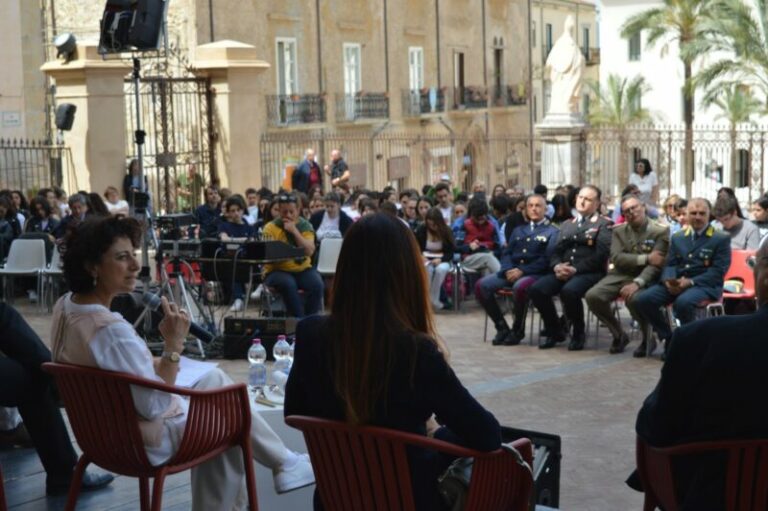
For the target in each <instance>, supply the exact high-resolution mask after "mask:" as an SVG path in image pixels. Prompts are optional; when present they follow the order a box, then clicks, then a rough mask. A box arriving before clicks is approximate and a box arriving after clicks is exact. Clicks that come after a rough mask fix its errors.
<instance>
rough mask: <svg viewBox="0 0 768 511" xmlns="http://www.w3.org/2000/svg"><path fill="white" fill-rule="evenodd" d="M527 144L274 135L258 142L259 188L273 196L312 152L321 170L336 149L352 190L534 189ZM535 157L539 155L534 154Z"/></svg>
mask: <svg viewBox="0 0 768 511" xmlns="http://www.w3.org/2000/svg"><path fill="white" fill-rule="evenodd" d="M530 144H531V141H530V140H529V139H528V138H527V137H521V136H516V137H513V136H506V137H484V136H482V135H481V134H478V135H476V136H458V135H455V134H451V133H445V134H440V133H437V134H435V133H427V132H423V131H412V132H409V131H386V130H382V129H381V128H380V129H379V131H375V130H374V131H355V132H338V131H330V130H318V131H307V132H291V133H285V132H273V133H267V134H265V135H263V136H262V139H261V169H262V183H263V185H264V186H267V187H269V188H271V189H273V190H276V189H278V188H279V187H280V186H282V185H283V184H284V183H285V182H286V179H287V176H288V175H289V174H290V173H291V172H292V171H293V168H295V166H296V165H298V164H299V163H300V162H301V160H302V159H303V157H304V152H305V150H306V149H309V148H311V149H314V150H315V151H316V153H317V154H318V160H319V162H320V164H321V166H322V165H323V164H324V163H327V162H328V160H329V159H330V152H331V150H333V149H339V150H340V151H341V154H342V156H343V157H344V159H345V161H346V162H347V164H348V165H349V166H350V169H351V174H352V178H351V184H352V185H353V186H360V187H366V188H369V189H377V190H380V189H382V188H383V187H384V186H386V185H389V184H391V185H395V186H397V187H398V188H399V189H403V188H417V189H420V188H421V187H422V186H424V185H425V184H432V183H434V182H435V181H437V180H438V178H439V176H440V175H441V174H449V175H450V176H451V178H452V180H453V182H454V183H455V184H456V185H457V186H459V187H463V188H470V187H471V185H472V183H474V182H476V181H481V182H483V183H484V184H485V185H486V186H492V185H493V184H496V183H503V184H505V185H514V184H518V183H520V184H523V185H525V186H527V187H530V186H532V185H533V184H535V182H536V180H535V176H537V175H538V172H539V169H538V165H539V164H538V162H534V164H533V165H531V162H530V159H531V158H530V155H531V154H532V151H531V148H530ZM533 154H538V151H534V152H533Z"/></svg>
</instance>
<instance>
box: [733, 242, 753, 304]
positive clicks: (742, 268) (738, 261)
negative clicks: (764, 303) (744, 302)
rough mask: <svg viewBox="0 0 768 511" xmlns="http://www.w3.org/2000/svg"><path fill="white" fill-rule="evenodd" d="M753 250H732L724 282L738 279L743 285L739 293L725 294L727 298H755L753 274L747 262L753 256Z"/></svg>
mask: <svg viewBox="0 0 768 511" xmlns="http://www.w3.org/2000/svg"><path fill="white" fill-rule="evenodd" d="M755 252H756V251H755V250H732V251H731V266H730V267H729V268H728V271H727V272H726V273H725V280H731V279H738V280H740V281H742V282H743V283H744V287H743V288H742V290H741V291H742V292H741V293H733V294H731V293H725V295H726V296H727V297H734V298H738V297H739V296H741V295H744V298H751V297H754V296H755V273H754V270H752V268H750V267H749V264H748V263H747V260H748V259H749V258H750V257H751V256H753V255H755Z"/></svg>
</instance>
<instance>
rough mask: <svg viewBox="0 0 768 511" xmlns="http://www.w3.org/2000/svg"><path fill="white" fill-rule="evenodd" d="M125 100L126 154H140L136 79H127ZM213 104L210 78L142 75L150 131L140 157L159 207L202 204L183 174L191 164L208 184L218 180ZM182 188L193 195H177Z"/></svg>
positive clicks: (165, 209) (145, 126)
mask: <svg viewBox="0 0 768 511" xmlns="http://www.w3.org/2000/svg"><path fill="white" fill-rule="evenodd" d="M125 104H126V109H125V111H126V122H127V129H128V133H129V137H127V138H126V144H127V145H126V154H128V155H136V145H135V144H134V133H135V131H136V100H135V95H134V84H133V81H132V80H126V82H125ZM211 104H212V102H211V88H210V82H209V80H208V79H206V78H196V77H190V78H176V77H165V76H149V77H144V78H142V80H141V83H140V85H139V108H140V112H141V127H142V129H143V130H144V131H145V132H146V139H145V143H144V149H143V158H142V159H143V163H144V172H145V175H146V176H147V178H148V181H149V189H150V193H151V195H152V203H153V206H154V207H155V210H156V211H158V212H164V213H173V212H179V211H182V210H189V209H193V208H194V207H195V206H196V205H198V204H200V203H202V201H203V196H202V193H203V192H202V190H201V189H200V187H198V186H195V185H194V184H188V183H189V178H188V177H185V176H188V173H189V172H191V169H190V168H191V167H193V166H194V168H195V171H196V172H197V174H199V175H200V176H201V177H202V180H203V182H204V183H206V184H207V183H210V182H212V181H215V180H216V178H217V173H216V165H215V162H216V159H215V157H214V156H213V151H214V146H213V143H212V137H213V135H212V133H213V130H212V126H213V122H212V119H213V113H212V109H211ZM130 158H131V159H133V158H135V156H131V157H130ZM193 182H194V180H193ZM180 189H182V190H184V189H186V190H188V191H192V192H193V193H192V195H191V196H184V195H182V194H180V193H178V192H179V190H180Z"/></svg>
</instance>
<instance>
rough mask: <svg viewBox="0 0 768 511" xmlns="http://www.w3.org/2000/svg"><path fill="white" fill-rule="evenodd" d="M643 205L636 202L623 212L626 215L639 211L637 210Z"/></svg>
mask: <svg viewBox="0 0 768 511" xmlns="http://www.w3.org/2000/svg"><path fill="white" fill-rule="evenodd" d="M640 207H642V206H641V205H640V204H635V205H634V206H629V207H626V208H624V209H622V210H621V214H622V215H624V216H627V214H634V213H636V212H637V210H638V209H639V208H640Z"/></svg>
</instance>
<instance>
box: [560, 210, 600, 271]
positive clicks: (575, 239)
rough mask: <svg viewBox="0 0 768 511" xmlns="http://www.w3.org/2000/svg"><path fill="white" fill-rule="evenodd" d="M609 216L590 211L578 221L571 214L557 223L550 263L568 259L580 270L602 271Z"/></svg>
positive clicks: (562, 261)
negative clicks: (588, 214)
mask: <svg viewBox="0 0 768 511" xmlns="http://www.w3.org/2000/svg"><path fill="white" fill-rule="evenodd" d="M612 225H613V222H612V221H611V219H610V218H606V217H604V216H600V215H598V214H594V215H592V216H591V217H590V218H587V219H585V220H584V222H583V223H582V225H579V224H578V222H577V220H576V219H575V218H574V219H572V220H568V221H567V222H565V223H563V224H562V225H561V226H560V236H559V237H558V238H557V245H556V246H555V253H554V254H553V255H552V259H551V260H550V267H551V268H554V267H555V266H557V265H558V264H560V263H564V262H569V263H571V265H572V266H573V267H574V268H576V271H577V272H579V273H580V274H584V273H605V272H606V270H607V263H608V256H609V255H610V253H611V238H612V234H613V232H612V231H611V226H612Z"/></svg>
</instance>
